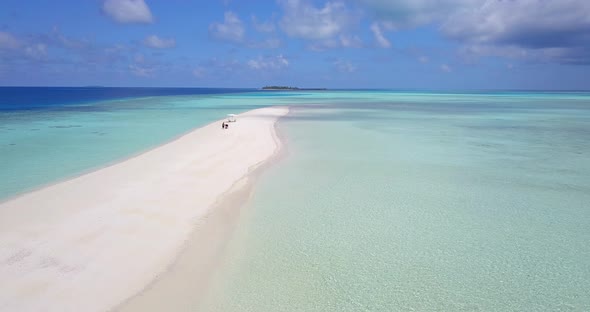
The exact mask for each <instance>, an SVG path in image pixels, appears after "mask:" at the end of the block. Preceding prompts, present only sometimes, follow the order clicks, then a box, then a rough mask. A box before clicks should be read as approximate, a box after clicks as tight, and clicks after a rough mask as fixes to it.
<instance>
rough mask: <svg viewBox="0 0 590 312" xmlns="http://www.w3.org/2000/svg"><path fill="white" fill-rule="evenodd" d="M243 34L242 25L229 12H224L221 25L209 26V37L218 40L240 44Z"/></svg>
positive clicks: (233, 14) (213, 24) (235, 16)
mask: <svg viewBox="0 0 590 312" xmlns="http://www.w3.org/2000/svg"><path fill="white" fill-rule="evenodd" d="M245 33H246V30H245V28H244V23H242V21H241V20H240V18H239V17H238V16H237V15H236V14H235V13H233V12H230V11H227V12H225V14H224V20H223V23H218V22H215V23H212V24H211V25H209V35H210V36H211V37H213V38H215V39H218V40H223V41H230V42H242V41H244V34H245Z"/></svg>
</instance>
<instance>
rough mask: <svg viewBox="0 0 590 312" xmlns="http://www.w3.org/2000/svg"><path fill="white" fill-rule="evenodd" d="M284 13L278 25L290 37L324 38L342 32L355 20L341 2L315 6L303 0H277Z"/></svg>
mask: <svg viewBox="0 0 590 312" xmlns="http://www.w3.org/2000/svg"><path fill="white" fill-rule="evenodd" d="M279 3H280V5H281V6H282V7H283V10H284V12H285V15H284V16H283V18H282V19H281V22H280V25H281V28H282V29H283V30H284V31H285V33H286V34H287V35H288V36H290V37H295V38H301V39H306V40H326V39H329V38H333V37H335V36H337V35H339V34H341V33H343V32H344V31H345V30H346V29H347V28H348V27H349V26H350V25H351V24H352V23H353V22H354V20H355V18H354V16H353V15H352V14H351V13H350V12H349V11H348V10H347V8H346V6H345V5H344V3H343V2H331V1H328V2H327V3H326V5H325V6H324V7H323V8H316V7H314V6H313V5H311V4H310V3H308V2H306V1H305V0H279Z"/></svg>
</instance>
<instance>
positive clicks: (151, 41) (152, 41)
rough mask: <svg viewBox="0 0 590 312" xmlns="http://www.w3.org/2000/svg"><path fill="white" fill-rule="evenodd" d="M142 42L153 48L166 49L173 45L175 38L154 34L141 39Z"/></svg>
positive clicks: (174, 44)
mask: <svg viewBox="0 0 590 312" xmlns="http://www.w3.org/2000/svg"><path fill="white" fill-rule="evenodd" d="M143 44H144V45H145V46H147V47H150V48H154V49H167V48H173V47H175V46H176V40H175V39H174V38H160V37H158V36H156V35H151V36H148V37H147V38H145V39H144V40H143Z"/></svg>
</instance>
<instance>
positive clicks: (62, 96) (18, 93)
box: [0, 87, 252, 111]
mask: <svg viewBox="0 0 590 312" xmlns="http://www.w3.org/2000/svg"><path fill="white" fill-rule="evenodd" d="M247 91H252V89H229V88H110V87H109V88H107V87H0V111H11V110H34V109H48V108H53V107H59V106H65V105H73V104H83V103H90V102H97V101H105V100H112V99H127V98H140V97H150V96H171V95H200V94H227V93H239V92H247Z"/></svg>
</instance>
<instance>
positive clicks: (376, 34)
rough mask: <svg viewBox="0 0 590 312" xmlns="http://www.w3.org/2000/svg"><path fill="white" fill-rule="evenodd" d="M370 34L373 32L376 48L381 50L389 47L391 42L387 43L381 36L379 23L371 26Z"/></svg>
mask: <svg viewBox="0 0 590 312" xmlns="http://www.w3.org/2000/svg"><path fill="white" fill-rule="evenodd" d="M371 32H373V36H374V37H375V41H376V42H377V45H378V46H380V47H382V48H390V47H391V42H389V40H388V39H387V38H385V36H384V35H383V30H382V29H381V26H380V25H379V23H373V24H371Z"/></svg>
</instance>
